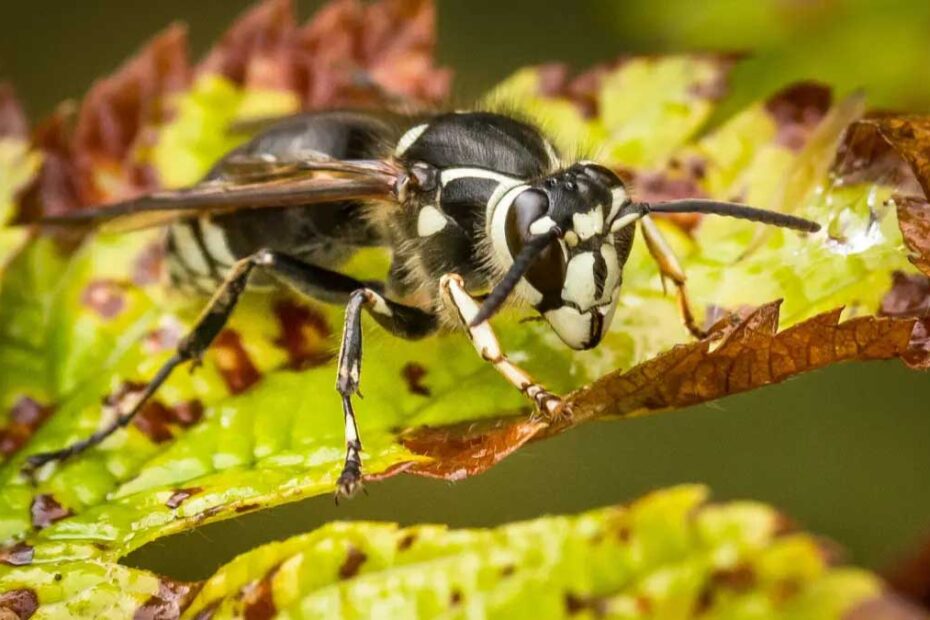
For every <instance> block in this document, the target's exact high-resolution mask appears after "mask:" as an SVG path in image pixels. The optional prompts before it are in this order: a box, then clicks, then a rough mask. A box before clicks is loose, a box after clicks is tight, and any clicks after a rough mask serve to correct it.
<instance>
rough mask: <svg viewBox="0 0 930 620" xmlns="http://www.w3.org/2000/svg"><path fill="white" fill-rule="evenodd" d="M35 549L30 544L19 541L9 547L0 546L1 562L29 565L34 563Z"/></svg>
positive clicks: (9, 564) (10, 564)
mask: <svg viewBox="0 0 930 620" xmlns="http://www.w3.org/2000/svg"><path fill="white" fill-rule="evenodd" d="M34 555H35V551H34V550H33V548H32V547H31V546H30V545H27V544H26V543H24V542H18V543H16V544H14V545H10V546H9V547H3V548H0V564H6V565H7V566H27V565H29V564H32V558H33V556H34Z"/></svg>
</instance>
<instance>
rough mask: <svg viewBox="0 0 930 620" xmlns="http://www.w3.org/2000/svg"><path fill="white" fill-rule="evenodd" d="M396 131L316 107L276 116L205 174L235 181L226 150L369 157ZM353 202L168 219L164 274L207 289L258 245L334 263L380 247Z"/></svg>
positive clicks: (381, 151)
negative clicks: (308, 111) (314, 110)
mask: <svg viewBox="0 0 930 620" xmlns="http://www.w3.org/2000/svg"><path fill="white" fill-rule="evenodd" d="M395 133H396V130H395V129H394V128H393V127H392V126H391V125H390V124H388V123H386V122H384V121H382V120H381V119H379V118H377V117H375V116H372V115H367V114H362V113H355V112H324V113H317V114H308V115H302V116H298V117H294V118H291V119H287V120H285V121H282V122H280V123H278V124H276V125H274V126H272V127H270V128H269V129H268V130H266V131H264V132H262V133H261V134H259V135H258V136H256V137H255V138H254V139H253V140H251V141H250V142H248V143H247V144H245V145H243V146H242V147H240V148H238V149H236V150H235V151H233V152H232V153H230V154H229V155H227V156H226V158H224V159H223V160H221V161H220V162H218V163H217V165H216V166H215V167H214V168H213V170H212V171H211V172H210V174H208V175H207V178H206V180H215V179H227V180H231V181H235V180H236V179H235V172H234V171H232V172H231V171H229V170H228V169H227V168H226V166H225V162H226V161H227V159H228V158H229V157H230V156H232V155H238V154H246V155H260V156H262V157H267V158H269V159H273V158H275V157H279V158H285V157H292V156H294V155H298V154H300V153H302V152H308V151H315V152H318V153H323V154H325V155H328V156H330V157H333V158H336V159H377V158H381V157H384V156H385V154H386V153H389V152H390V151H391V149H392V148H393V145H392V140H393V139H394V137H395ZM365 209H366V206H365V205H363V204H361V203H359V202H355V201H347V202H337V203H330V204H318V205H313V206H312V207H287V208H262V209H255V210H249V209H244V210H240V211H236V212H233V213H229V214H226V215H215V216H204V217H201V218H198V219H195V220H187V221H181V222H178V223H176V224H173V225H172V226H171V227H170V229H169V231H168V256H169V261H168V264H169V274H170V275H171V279H172V282H173V283H174V284H176V285H178V286H182V287H184V286H192V287H193V288H195V289H200V290H203V291H210V290H212V289H214V288H215V286H216V285H217V284H219V282H221V281H222V279H223V277H224V276H225V274H226V272H227V271H228V269H229V267H231V266H232V264H234V263H235V262H236V261H237V260H239V259H241V258H244V257H246V256H249V255H251V254H253V253H255V252H257V251H259V250H261V249H271V250H277V251H280V252H284V253H287V254H290V255H293V256H297V257H299V258H302V259H304V260H306V261H308V262H310V263H313V264H315V265H318V266H321V267H329V268H334V267H337V266H339V265H340V264H341V263H343V262H344V261H345V260H346V259H347V258H348V257H349V256H351V254H352V253H353V252H354V251H355V249H357V248H359V247H368V246H373V245H384V243H385V241H384V240H383V239H382V238H381V236H380V235H379V233H378V231H377V230H376V229H375V228H374V227H373V226H372V225H371V224H370V223H369V222H368V219H367V218H366V217H365Z"/></svg>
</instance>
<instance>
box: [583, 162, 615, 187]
mask: <svg viewBox="0 0 930 620" xmlns="http://www.w3.org/2000/svg"><path fill="white" fill-rule="evenodd" d="M582 170H583V171H584V173H585V175H586V176H587V177H588V178H590V179H593V180H594V181H596V182H598V183H600V184H601V185H603V186H604V187H607V188H608V189H612V188H614V187H621V186H622V185H623V181H621V180H620V177H618V176H617V175H616V174H615V173H614V172H613V171H612V170H610V169H609V168H606V167H604V166H602V165H600V164H584V165H583V166H582Z"/></svg>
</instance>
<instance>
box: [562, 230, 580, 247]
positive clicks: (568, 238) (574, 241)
mask: <svg viewBox="0 0 930 620" xmlns="http://www.w3.org/2000/svg"><path fill="white" fill-rule="evenodd" d="M562 238H563V239H564V240H565V244H566V245H567V246H568V247H570V248H573V247H575V246H576V245H578V243H579V241H578V235H576V234H575V231H574V230H569V231H566V233H565V235H563V237H562Z"/></svg>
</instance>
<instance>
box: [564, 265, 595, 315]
mask: <svg viewBox="0 0 930 620" xmlns="http://www.w3.org/2000/svg"><path fill="white" fill-rule="evenodd" d="M596 295H597V286H596V285H595V283H594V253H593V252H583V253H582V254H577V255H575V256H574V257H573V258H572V259H571V260H570V261H568V266H567V267H566V272H565V284H564V286H563V287H562V299H564V300H565V301H570V302H572V303H574V304H576V305H577V306H578V307H579V308H581V309H582V310H587V309H588V308H590V307H591V306H593V305H594V304H596V303H597V299H596V297H595V296H596Z"/></svg>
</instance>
